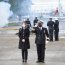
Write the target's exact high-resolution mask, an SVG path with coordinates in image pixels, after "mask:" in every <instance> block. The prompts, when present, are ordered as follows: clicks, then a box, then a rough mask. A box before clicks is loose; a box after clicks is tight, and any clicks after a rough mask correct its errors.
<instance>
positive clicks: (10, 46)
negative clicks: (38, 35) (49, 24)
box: [0, 34, 65, 65]
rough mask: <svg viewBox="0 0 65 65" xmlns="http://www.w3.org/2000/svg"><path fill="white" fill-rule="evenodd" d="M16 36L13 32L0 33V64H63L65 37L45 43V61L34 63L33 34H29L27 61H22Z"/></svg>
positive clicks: (64, 62) (64, 58) (64, 64)
mask: <svg viewBox="0 0 65 65" xmlns="http://www.w3.org/2000/svg"><path fill="white" fill-rule="evenodd" d="M18 39H19V38H18V37H17V36H16V35H13V34H8V35H7V34H6V35H4V34H3V35H1V34H0V65H65V38H60V41H57V42H56V41H54V42H49V43H47V44H46V55H45V63H36V60H37V54H36V46H35V43H34V39H35V36H34V35H31V36H30V45H31V49H30V50H29V57H28V62H27V63H22V60H21V50H20V49H18Z"/></svg>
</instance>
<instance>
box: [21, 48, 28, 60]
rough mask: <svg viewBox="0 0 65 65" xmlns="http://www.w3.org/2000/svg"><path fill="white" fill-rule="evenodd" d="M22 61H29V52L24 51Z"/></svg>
mask: <svg viewBox="0 0 65 65" xmlns="http://www.w3.org/2000/svg"><path fill="white" fill-rule="evenodd" d="M22 59H23V60H27V59H28V50H27V49H22Z"/></svg>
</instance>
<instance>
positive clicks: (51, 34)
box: [47, 18, 54, 41]
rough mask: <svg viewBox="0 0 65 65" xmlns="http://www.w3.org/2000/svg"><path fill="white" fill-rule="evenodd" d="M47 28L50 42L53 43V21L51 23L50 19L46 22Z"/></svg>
mask: <svg viewBox="0 0 65 65" xmlns="http://www.w3.org/2000/svg"><path fill="white" fill-rule="evenodd" d="M47 26H48V30H49V38H50V41H53V31H54V21H52V18H50V21H48V23H47Z"/></svg>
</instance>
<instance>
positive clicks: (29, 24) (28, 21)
mask: <svg viewBox="0 0 65 65" xmlns="http://www.w3.org/2000/svg"><path fill="white" fill-rule="evenodd" d="M25 22H26V24H27V27H28V28H29V29H30V27H31V22H30V20H29V18H27V19H26V21H25Z"/></svg>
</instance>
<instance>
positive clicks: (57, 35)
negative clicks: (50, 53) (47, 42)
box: [54, 31, 59, 41]
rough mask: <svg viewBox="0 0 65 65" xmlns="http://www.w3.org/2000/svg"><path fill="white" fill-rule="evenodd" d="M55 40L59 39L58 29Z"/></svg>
mask: <svg viewBox="0 0 65 65" xmlns="http://www.w3.org/2000/svg"><path fill="white" fill-rule="evenodd" d="M54 35H55V41H58V40H59V32H58V31H55V34H54Z"/></svg>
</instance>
